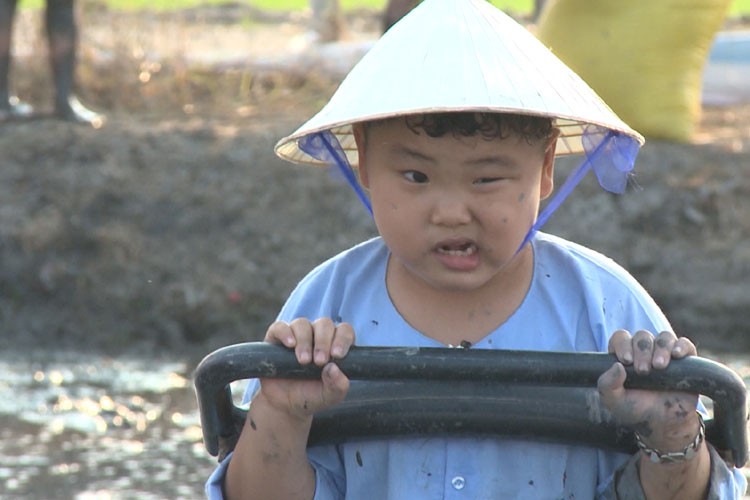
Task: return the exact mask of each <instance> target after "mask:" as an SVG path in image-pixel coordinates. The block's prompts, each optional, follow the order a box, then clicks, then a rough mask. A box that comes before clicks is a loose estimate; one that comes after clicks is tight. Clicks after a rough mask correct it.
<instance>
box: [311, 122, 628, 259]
mask: <svg viewBox="0 0 750 500" xmlns="http://www.w3.org/2000/svg"><path fill="white" fill-rule="evenodd" d="M581 141H582V143H583V149H584V151H585V153H586V157H585V158H584V160H583V162H581V164H580V165H579V166H578V167H576V168H575V169H574V170H573V171H572V172H571V173H570V175H568V178H567V179H566V180H565V182H564V183H563V185H562V186H561V187H560V189H559V190H558V191H557V193H556V194H555V196H553V197H552V199H551V200H550V201H549V203H547V205H546V206H545V207H544V210H542V211H541V213H540V214H539V216H538V217H537V219H536V222H534V224H533V225H532V226H531V229H529V232H528V233H526V237H525V238H524V239H523V242H522V243H521V246H519V247H518V250H521V249H522V248H523V247H524V246H525V245H526V244H527V243H528V242H529V241H531V239H532V238H533V237H534V235H535V234H536V233H537V231H539V229H540V228H541V227H542V226H543V225H544V224H545V223H546V222H547V221H548V220H549V218H550V217H551V216H552V214H553V213H554V212H555V210H557V209H558V208H559V207H560V205H562V203H563V202H564V201H565V199H566V198H567V197H568V196H569V195H570V193H572V192H573V189H574V188H575V187H576V186H577V185H578V183H579V182H581V179H583V178H584V177H585V176H586V174H588V173H589V171H590V170H593V171H594V174H595V175H596V178H597V180H598V181H599V185H600V186H601V187H602V188H603V189H604V190H606V191H609V192H610V193H615V194H622V193H624V192H625V188H626V187H627V185H628V177H629V176H630V174H631V172H632V171H633V166H634V165H635V158H636V156H638V150H639V149H640V144H639V143H638V141H636V140H635V139H634V138H632V137H630V136H628V135H625V134H622V133H619V132H615V131H612V130H609V129H607V128H604V127H599V126H596V125H587V126H586V127H584V130H583V136H582V138H581ZM298 145H299V148H300V149H301V150H302V151H304V152H305V153H307V154H308V155H310V156H312V157H313V158H315V159H316V160H319V161H321V162H323V163H327V164H329V165H330V166H331V168H332V169H333V171H334V172H338V173H340V174H341V175H343V176H344V179H346V181H347V182H348V183H349V185H350V186H351V187H352V188H353V189H354V192H355V193H356V194H357V197H358V198H359V200H360V201H361V202H362V204H363V205H364V206H365V208H367V211H368V212H370V215H372V206H371V205H370V199H369V198H368V197H367V194H365V192H364V190H363V189H362V186H361V185H360V184H359V181H358V180H357V176H356V175H355V173H354V169H352V167H351V165H349V161H348V160H347V158H346V153H344V150H343V149H342V148H341V144H339V141H338V139H336V136H335V135H334V134H333V133H332V132H330V131H329V130H325V131H323V132H317V133H314V134H310V135H307V136H305V137H303V138H301V139H300V140H299V142H298Z"/></svg>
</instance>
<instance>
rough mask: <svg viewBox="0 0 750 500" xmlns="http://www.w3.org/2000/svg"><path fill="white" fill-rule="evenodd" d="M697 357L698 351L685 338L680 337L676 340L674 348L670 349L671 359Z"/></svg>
mask: <svg viewBox="0 0 750 500" xmlns="http://www.w3.org/2000/svg"><path fill="white" fill-rule="evenodd" d="M697 355H698V349H697V348H696V347H695V344H693V342H692V341H691V340H690V339H689V338H687V337H680V338H679V339H677V342H675V344H674V347H672V357H673V358H675V359H679V358H684V357H685V356H697Z"/></svg>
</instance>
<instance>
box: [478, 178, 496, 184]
mask: <svg viewBox="0 0 750 500" xmlns="http://www.w3.org/2000/svg"><path fill="white" fill-rule="evenodd" d="M501 180H502V177H480V178H479V179H476V180H475V181H474V184H490V183H493V182H498V181H501Z"/></svg>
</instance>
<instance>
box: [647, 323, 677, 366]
mask: <svg viewBox="0 0 750 500" xmlns="http://www.w3.org/2000/svg"><path fill="white" fill-rule="evenodd" d="M676 342H677V336H676V335H675V334H674V333H672V332H670V331H663V332H661V333H660V334H659V335H658V336H657V337H656V339H655V340H654V357H653V366H654V368H658V369H662V368H666V367H667V365H668V364H669V361H670V360H671V359H672V349H673V348H674V345H675V343H676Z"/></svg>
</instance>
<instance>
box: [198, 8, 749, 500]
mask: <svg viewBox="0 0 750 500" xmlns="http://www.w3.org/2000/svg"><path fill="white" fill-rule="evenodd" d="M640 142H642V138H641V137H640V136H639V135H638V133H637V132H635V131H633V130H632V129H630V128H629V127H628V126H627V125H626V124H624V123H623V122H622V121H620V120H619V119H618V118H617V117H616V116H615V115H614V114H613V113H612V112H611V110H609V108H608V107H607V106H606V105H605V104H604V103H602V102H601V100H600V99H599V98H598V97H597V96H596V95H595V94H594V93H593V91H591V89H589V88H588V87H587V86H586V85H585V84H584V83H583V82H582V81H581V80H580V79H579V78H578V77H576V76H575V75H574V74H573V73H572V72H571V71H570V70H569V69H568V68H567V67H565V66H564V65H563V64H562V63H561V62H560V61H559V60H557V59H556V58H555V57H554V56H553V55H552V54H551V53H549V51H547V49H546V48H544V47H543V46H542V45H541V44H540V43H539V42H537V41H536V39H534V38H533V37H532V36H531V35H530V34H529V33H528V32H526V31H525V30H524V29H523V28H522V27H520V26H518V25H517V24H516V23H514V22H513V21H512V20H510V19H509V18H508V17H507V16H505V15H504V14H502V13H501V12H500V11H498V10H497V9H495V8H494V7H492V6H491V5H490V4H488V3H487V2H485V1H484V0H426V1H425V2H423V3H422V4H421V5H420V6H418V7H416V8H415V9H414V10H413V11H412V12H411V13H410V14H408V15H407V16H405V17H404V18H403V19H402V20H401V21H400V22H399V23H397V24H396V25H395V26H394V27H393V28H392V29H391V30H389V31H388V33H386V34H385V35H384V36H383V38H382V39H381V40H380V41H379V42H378V43H377V44H376V45H375V46H374V47H373V48H372V49H371V51H370V52H369V53H368V54H367V55H366V56H365V57H364V58H363V60H362V61H361V62H360V63H359V64H358V65H357V66H356V67H355V68H354V69H353V70H352V71H351V73H350V74H349V76H348V77H347V78H346V79H345V81H344V82H343V83H342V84H341V86H340V88H339V89H338V90H337V92H336V94H335V95H334V96H333V97H332V98H331V100H330V102H329V103H328V105H327V106H326V107H325V108H324V109H323V110H322V111H321V112H320V113H319V114H318V115H316V116H315V117H313V118H312V119H311V120H310V121H309V122H308V123H306V124H305V125H303V126H302V127H301V128H300V129H299V130H298V131H297V132H295V133H294V134H293V135H291V136H290V137H288V138H286V139H283V140H282V141H281V142H280V143H279V144H278V145H277V152H278V153H279V155H281V156H282V157H285V158H287V159H291V160H294V161H299V162H307V163H313V164H316V163H317V164H336V165H338V166H339V167H340V168H341V169H342V171H344V172H345V173H347V174H349V173H351V170H350V168H356V171H357V172H358V175H359V183H357V182H353V186H354V187H355V189H357V190H358V191H357V192H358V194H359V195H360V197H361V198H362V200H363V201H365V203H366V204H367V205H368V207H370V208H371V211H372V214H373V216H374V219H375V223H376V225H377V228H378V231H379V234H380V237H378V238H375V239H373V240H370V241H367V242H364V243H362V244H360V245H358V246H356V247H354V248H352V249H350V250H348V251H346V252H343V253H342V254H340V255H338V256H336V257H334V258H332V259H331V260H329V261H327V262H325V263H323V264H322V265H320V266H319V267H318V268H316V269H315V270H314V271H312V273H310V274H309V275H308V276H307V277H306V278H305V279H304V280H303V281H302V282H301V283H300V284H299V285H298V287H297V289H296V290H295V291H294V292H293V293H292V295H291V297H290V298H289V300H288V301H287V303H286V305H285V306H284V308H283V310H282V311H281V313H280V315H279V321H277V322H276V323H274V324H273V325H271V326H270V327H269V329H268V331H267V333H266V337H265V340H266V341H268V342H272V343H277V344H283V345H285V346H287V347H289V348H294V350H295V352H296V355H297V358H298V360H299V362H300V363H315V364H316V365H319V366H322V367H324V369H323V372H322V377H321V380H319V381H290V380H281V379H264V380H262V381H260V382H258V381H255V383H254V385H253V386H252V387H251V388H250V389H249V390H248V395H253V400H252V404H251V406H250V409H249V412H248V417H247V421H246V424H245V427H244V429H243V431H242V434H241V437H240V439H239V442H238V443H237V446H236V448H235V450H234V453H233V455H230V456H229V457H228V458H227V459H226V460H225V461H224V462H223V464H222V466H221V467H220V468H219V469H217V471H216V472H215V473H214V474H213V476H212V478H211V479H210V480H209V483H208V484H207V491H208V493H209V496H210V497H212V498H221V497H222V496H224V497H226V498H232V499H235V498H253V499H260V498H270V499H286V498H294V499H297V498H304V499H310V498H316V499H333V498H347V499H356V500H359V499H370V498H372V499H378V500H382V499H409V500H411V499H417V500H418V499H428V498H430V499H433V498H435V499H439V498H467V499H472V500H474V499H506V498H531V499H547V498H550V499H551V498H566V499H567V498H578V499H584V498H589V499H590V498H594V497H598V496H601V497H604V498H659V499H662V498H681V499H692V498H695V499H698V498H706V496H707V495H708V496H709V497H710V498H739V497H740V496H741V495H742V494H743V493H744V490H745V480H744V478H743V476H742V475H741V474H740V473H739V471H736V470H730V469H729V468H728V467H727V466H726V465H725V464H724V462H723V461H722V460H721V459H720V458H719V455H718V454H717V453H716V452H715V451H714V450H713V449H712V448H710V446H709V445H707V443H706V442H705V440H704V432H703V426H702V421H701V417H700V415H698V414H697V413H696V411H695V408H696V405H697V403H698V398H697V395H695V394H685V393H654V392H648V391H635V390H625V389H624V386H623V384H624V380H625V371H624V369H623V366H622V364H633V365H634V366H635V369H636V370H637V371H639V372H643V373H645V372H648V371H649V370H651V369H652V368H653V369H663V368H664V367H666V366H667V365H668V364H669V361H670V359H671V358H681V357H684V356H688V355H694V354H696V349H695V347H694V346H693V344H692V343H691V342H690V341H689V340H687V339H685V338H677V337H676V336H675V335H674V334H673V333H671V332H670V331H669V329H670V327H669V323H668V322H667V320H666V319H665V318H664V316H663V314H662V313H661V311H660V310H659V308H658V307H657V306H656V304H655V303H654V302H653V300H652V299H651V298H650V297H649V296H648V294H647V293H646V292H645V291H644V290H643V289H642V288H641V287H640V286H639V285H638V283H636V281H635V280H634V279H633V278H632V277H631V276H629V275H628V274H627V273H626V272H625V271H624V270H623V269H622V268H620V267H619V266H617V265H616V264H615V263H613V262H612V261H610V260H608V259H606V258H605V257H603V256H601V255H599V254H597V253H595V252H593V251H591V250H588V249H586V248H583V247H581V246H579V245H576V244H574V243H571V242H569V241H565V240H562V239H560V238H556V237H554V236H550V235H547V234H542V233H539V232H537V230H538V229H539V227H540V226H541V224H542V223H543V222H544V221H545V220H546V219H547V218H548V217H549V214H550V213H551V212H552V211H553V210H554V208H556V207H557V206H558V205H559V204H560V202H561V201H562V199H563V198H564V197H565V196H566V195H567V194H569V193H570V191H571V189H572V187H573V185H574V184H575V182H576V181H577V180H578V179H579V178H580V177H581V176H582V175H583V174H585V172H586V171H587V170H589V169H593V170H594V171H595V173H596V174H597V177H598V178H599V180H600V182H601V183H602V185H603V186H605V187H606V188H607V189H610V190H613V191H621V190H622V189H624V187H625V186H624V183H625V181H626V180H627V175H628V170H629V169H630V168H631V167H632V162H633V159H634V156H635V152H636V151H637V149H638V145H639V143H640ZM583 150H585V151H586V160H585V161H584V163H583V164H582V166H581V167H580V168H579V169H577V170H576V171H574V172H573V174H572V177H571V180H570V181H569V182H566V183H565V185H563V186H562V188H561V189H560V190H559V193H558V194H557V195H556V197H555V198H553V199H551V200H550V201H549V202H548V203H547V206H546V208H545V212H543V213H542V214H539V215H538V210H539V206H540V202H541V200H543V199H545V198H547V197H548V196H549V195H550V194H551V193H552V190H553V167H554V158H555V156H556V155H560V154H567V153H577V152H582V151H583ZM350 165H351V167H350ZM360 185H361V186H360ZM361 187H363V188H364V190H363V189H361ZM365 190H366V192H365ZM631 332H632V336H631ZM651 332H654V333H651ZM354 343H356V344H358V345H382V346H402V345H413V346H420V347H422V346H424V347H438V346H443V347H445V346H455V345H464V346H466V345H470V346H471V348H472V349H474V348H481V349H526V350H549V351H570V352H575V351H606V350H609V351H610V352H613V353H615V354H616V356H617V358H618V359H619V361H620V362H621V363H622V364H621V363H615V364H614V365H613V366H612V368H611V369H610V370H608V371H607V372H605V373H604V374H602V376H601V378H600V380H599V394H600V397H601V400H602V402H603V404H604V405H605V406H606V407H607V409H608V410H609V411H610V412H611V413H612V415H613V416H614V417H615V418H616V419H617V420H618V421H619V422H620V423H622V424H623V425H629V426H631V427H632V428H634V429H635V430H637V432H638V435H639V436H640V439H641V442H642V449H643V451H640V452H638V453H637V454H635V455H634V456H632V457H628V456H624V455H622V454H618V453H613V452H608V451H603V450H596V449H592V448H586V447H582V446H572V445H563V444H546V443H544V444H543V443H538V442H531V441H523V440H520V439H513V438H493V437H486V438H485V437H461V438H459V437H406V438H402V439H393V440H372V441H364V442H362V441H360V442H349V443H344V444H341V445H330V446H317V447H313V448H310V449H306V442H307V437H308V432H309V429H310V425H311V420H312V416H313V414H315V412H317V411H319V410H321V409H324V408H328V407H330V406H333V405H335V404H337V403H339V402H341V401H342V400H343V399H344V397H345V395H346V393H347V389H348V387H349V381H348V379H347V377H346V376H345V375H344V374H343V373H342V372H341V371H340V370H339V369H338V367H337V366H336V365H335V364H333V363H330V361H331V359H332V358H333V359H338V358H342V357H343V356H345V355H346V353H347V351H348V349H349V348H350V347H351V346H352V345H353V344H354ZM643 457H648V458H649V459H646V460H643V459H642V458H643Z"/></svg>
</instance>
